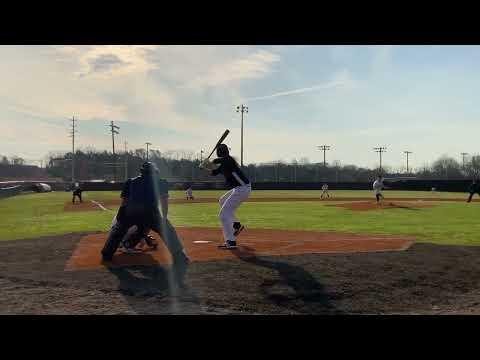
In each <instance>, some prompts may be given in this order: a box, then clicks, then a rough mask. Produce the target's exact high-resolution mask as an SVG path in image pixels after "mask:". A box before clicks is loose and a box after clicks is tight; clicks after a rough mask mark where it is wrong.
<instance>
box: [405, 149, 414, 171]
mask: <svg viewBox="0 0 480 360" xmlns="http://www.w3.org/2000/svg"><path fill="white" fill-rule="evenodd" d="M403 153H404V154H406V155H407V174H409V172H408V155H409V154H412V152H411V151H404V152H403Z"/></svg>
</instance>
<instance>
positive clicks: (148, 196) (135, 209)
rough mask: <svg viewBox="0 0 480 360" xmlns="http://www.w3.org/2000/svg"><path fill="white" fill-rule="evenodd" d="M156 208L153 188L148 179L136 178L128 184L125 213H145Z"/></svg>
mask: <svg viewBox="0 0 480 360" xmlns="http://www.w3.org/2000/svg"><path fill="white" fill-rule="evenodd" d="M155 208H158V200H157V196H156V195H155V188H154V186H153V183H152V181H149V179H148V178H144V177H141V176H139V177H137V178H135V179H133V180H132V181H131V182H130V188H129V191H128V201H127V213H128V214H138V213H145V212H149V211H152V210H154V209H155Z"/></svg>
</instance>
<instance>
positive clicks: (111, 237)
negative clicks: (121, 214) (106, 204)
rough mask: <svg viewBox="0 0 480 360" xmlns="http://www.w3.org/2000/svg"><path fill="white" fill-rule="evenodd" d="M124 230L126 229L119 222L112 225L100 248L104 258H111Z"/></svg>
mask: <svg viewBox="0 0 480 360" xmlns="http://www.w3.org/2000/svg"><path fill="white" fill-rule="evenodd" d="M126 232H127V229H126V228H125V227H124V226H122V225H121V224H119V223H116V224H115V225H113V226H112V228H111V230H110V233H109V234H108V239H107V241H106V242H105V245H104V246H103V249H102V257H103V259H104V260H111V259H112V258H113V254H115V251H117V249H118V246H119V245H120V242H121V241H122V238H123V237H124V235H125V233H126Z"/></svg>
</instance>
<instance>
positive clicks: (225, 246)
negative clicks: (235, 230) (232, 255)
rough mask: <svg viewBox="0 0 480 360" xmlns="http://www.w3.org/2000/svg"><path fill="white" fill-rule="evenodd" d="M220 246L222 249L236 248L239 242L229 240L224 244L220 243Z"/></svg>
mask: <svg viewBox="0 0 480 360" xmlns="http://www.w3.org/2000/svg"><path fill="white" fill-rule="evenodd" d="M218 248H219V249H220V250H231V249H236V248H237V242H236V241H227V242H226V243H224V244H222V245H218Z"/></svg>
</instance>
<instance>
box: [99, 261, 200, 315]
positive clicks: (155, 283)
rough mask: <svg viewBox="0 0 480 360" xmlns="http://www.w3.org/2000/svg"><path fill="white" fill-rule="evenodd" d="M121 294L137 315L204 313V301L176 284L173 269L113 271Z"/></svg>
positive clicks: (148, 267)
mask: <svg viewBox="0 0 480 360" xmlns="http://www.w3.org/2000/svg"><path fill="white" fill-rule="evenodd" d="M108 270H109V271H110V273H112V274H113V275H114V276H115V277H116V278H117V279H118V281H119V285H118V291H119V292H120V293H121V294H122V295H123V297H124V298H125V300H126V301H127V302H128V304H129V306H130V308H131V309H132V310H133V311H134V312H135V313H136V314H183V313H198V312H200V311H201V307H200V299H199V298H198V297H197V296H196V295H195V294H193V292H192V290H191V289H189V288H188V287H186V286H185V285H183V286H180V285H179V283H178V281H175V280H174V276H173V269H172V267H169V268H165V267H163V266H161V265H155V266H128V267H109V268H108Z"/></svg>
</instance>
